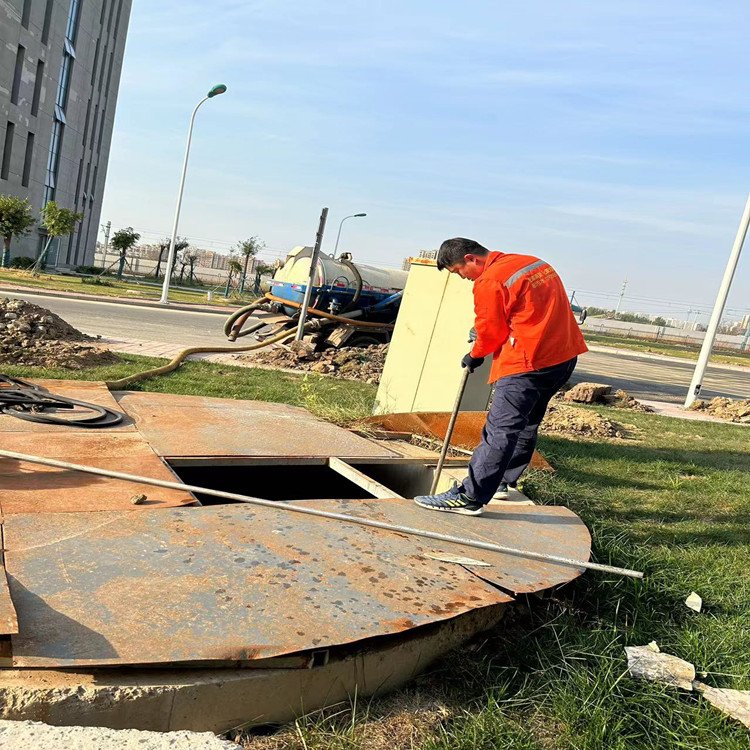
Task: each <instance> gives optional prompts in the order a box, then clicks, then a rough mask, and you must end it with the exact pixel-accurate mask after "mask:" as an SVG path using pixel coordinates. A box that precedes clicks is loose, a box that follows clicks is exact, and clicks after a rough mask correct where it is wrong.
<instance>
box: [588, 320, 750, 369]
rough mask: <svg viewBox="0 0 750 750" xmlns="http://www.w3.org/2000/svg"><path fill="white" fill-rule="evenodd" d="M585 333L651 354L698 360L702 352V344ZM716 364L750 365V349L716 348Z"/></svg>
mask: <svg viewBox="0 0 750 750" xmlns="http://www.w3.org/2000/svg"><path fill="white" fill-rule="evenodd" d="M582 332H583V335H584V337H585V339H586V341H587V342H588V343H589V344H599V345H600V346H611V347H615V348H617V349H630V350H631V351H634V352H649V353H651V354H664V355H667V356H670V357H679V358H680V359H690V360H693V361H696V360H697V359H698V354H699V353H700V346H695V345H691V344H675V343H671V342H665V341H654V340H649V339H637V338H631V337H628V336H617V335H614V334H613V335H609V334H605V333H600V332H594V331H590V330H588V329H586V328H583V329H582ZM711 361H712V362H713V363H714V364H724V365H742V366H744V367H750V350H749V351H745V352H740V351H732V350H723V349H714V351H713V353H712V354H711Z"/></svg>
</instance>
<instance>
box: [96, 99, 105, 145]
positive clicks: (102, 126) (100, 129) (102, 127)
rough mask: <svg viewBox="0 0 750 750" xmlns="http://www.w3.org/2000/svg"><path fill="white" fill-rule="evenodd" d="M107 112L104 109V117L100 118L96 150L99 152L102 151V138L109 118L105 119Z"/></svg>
mask: <svg viewBox="0 0 750 750" xmlns="http://www.w3.org/2000/svg"><path fill="white" fill-rule="evenodd" d="M105 114H106V110H105V109H104V108H102V116H101V117H100V118H99V139H98V140H97V143H96V150H97V152H99V151H101V150H102V136H103V135H104V123H105V122H106V120H107V118H106V117H105Z"/></svg>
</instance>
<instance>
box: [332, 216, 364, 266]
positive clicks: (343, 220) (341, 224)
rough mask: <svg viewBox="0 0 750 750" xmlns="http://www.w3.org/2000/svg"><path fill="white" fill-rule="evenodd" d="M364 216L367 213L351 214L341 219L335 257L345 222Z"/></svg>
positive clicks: (334, 252) (334, 249) (334, 251)
mask: <svg viewBox="0 0 750 750" xmlns="http://www.w3.org/2000/svg"><path fill="white" fill-rule="evenodd" d="M363 216H367V214H351V215H350V216H344V218H343V219H341V222H340V223H339V233H338V234H337V235H336V245H335V246H334V248H333V257H334V258H335V257H336V251H337V250H338V249H339V240H340V239H341V227H342V226H343V225H344V222H345V221H346V220H347V219H361V218H362V217H363Z"/></svg>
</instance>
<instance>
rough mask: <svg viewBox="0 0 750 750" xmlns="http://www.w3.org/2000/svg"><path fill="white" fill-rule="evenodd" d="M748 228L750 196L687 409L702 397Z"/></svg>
mask: <svg viewBox="0 0 750 750" xmlns="http://www.w3.org/2000/svg"><path fill="white" fill-rule="evenodd" d="M748 226H750V195H748V196H747V202H746V203H745V210H744V212H743V213H742V218H741V219H740V225H739V227H738V228H737V234H736V236H735V238H734V244H733V245H732V252H731V253H730V254H729V260H728V261H727V267H726V269H725V270H724V278H723V279H722V280H721V286H720V287H719V293H718V294H717V295H716V302H715V303H714V309H713V312H712V313H711V319H710V320H709V321H708V329H707V330H706V337H705V338H704V339H703V346H702V347H701V353H700V354H699V355H698V362H697V364H696V365H695V372H694V373H693V379H692V380H691V381H690V388H689V389H688V392H687V396H686V397H685V408H688V407H689V406H690V405H691V404H692V403H693V401H695V399H696V398H698V396H699V395H700V392H701V387H702V386H703V376H704V375H705V373H706V367H707V366H708V358H709V357H710V356H711V349H712V348H713V345H714V339H715V338H716V331H717V330H718V328H719V323H720V322H721V316H722V314H723V313H724V306H725V305H726V303H727V297H728V296H729V287H731V286H732V279H733V278H734V272H735V271H736V270H737V263H738V262H739V259H740V253H741V252H742V245H743V244H744V243H745V236H746V235H747V229H748Z"/></svg>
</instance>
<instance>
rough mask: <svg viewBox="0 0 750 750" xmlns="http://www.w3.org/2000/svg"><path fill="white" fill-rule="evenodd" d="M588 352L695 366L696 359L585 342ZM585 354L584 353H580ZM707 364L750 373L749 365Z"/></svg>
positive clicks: (718, 368) (716, 367)
mask: <svg viewBox="0 0 750 750" xmlns="http://www.w3.org/2000/svg"><path fill="white" fill-rule="evenodd" d="M587 346H588V348H589V351H590V352H598V353H600V354H623V355H627V356H630V357H636V358H637V359H657V360H659V361H660V362H676V363H680V364H683V365H684V364H689V365H693V366H695V363H696V360H694V359H683V358H682V357H670V356H668V355H666V354H649V353H648V352H638V351H635V350H633V349H620V348H618V347H614V346H596V345H593V344H587ZM582 356H585V355H582ZM709 366H710V367H712V368H715V369H717V370H733V371H735V372H744V373H750V365H747V366H745V365H724V364H720V363H719V364H716V363H711V362H709Z"/></svg>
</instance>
